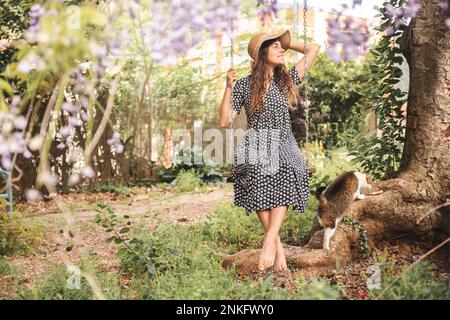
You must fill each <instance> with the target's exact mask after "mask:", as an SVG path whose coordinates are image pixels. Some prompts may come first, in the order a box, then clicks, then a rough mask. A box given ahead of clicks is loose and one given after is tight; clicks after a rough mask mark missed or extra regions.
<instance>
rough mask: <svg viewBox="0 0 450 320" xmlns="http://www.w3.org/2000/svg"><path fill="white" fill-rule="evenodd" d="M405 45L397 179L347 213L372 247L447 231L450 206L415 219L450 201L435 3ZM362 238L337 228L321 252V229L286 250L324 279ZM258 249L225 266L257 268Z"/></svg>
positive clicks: (442, 51)
mask: <svg viewBox="0 0 450 320" xmlns="http://www.w3.org/2000/svg"><path fill="white" fill-rule="evenodd" d="M421 4H422V6H421V9H420V10H419V12H418V15H417V16H416V18H414V19H413V20H412V21H411V24H410V26H409V27H408V30H407V31H406V32H405V37H406V38H404V39H402V42H401V49H402V51H403V52H404V55H405V57H406V58H407V60H408V62H409V65H410V85H409V96H408V109H407V121H406V141H405V145H404V149H403V154H402V160H401V166H400V170H399V172H398V173H397V175H396V176H395V178H394V179H390V180H386V181H382V182H379V183H377V184H375V189H376V190H383V193H381V194H379V195H377V196H369V197H366V199H364V200H358V201H355V202H353V203H352V205H351V207H350V208H349V209H348V211H346V213H345V215H346V216H350V217H352V218H353V219H355V220H357V221H359V223H360V224H361V225H362V226H363V228H364V229H365V230H366V231H367V236H368V239H369V243H370V244H371V245H373V244H375V243H377V242H379V241H381V240H383V239H392V238H394V237H395V236H397V235H399V234H405V233H406V234H409V235H411V236H415V237H419V236H426V237H430V238H433V237H435V236H436V235H438V234H439V233H442V232H444V233H446V236H447V237H448V234H449V233H450V228H449V225H450V214H449V213H450V212H449V211H450V207H449V206H446V207H442V208H440V209H439V210H435V211H434V212H433V213H432V214H430V215H428V216H427V217H426V218H425V219H423V220H422V221H421V222H420V223H417V221H418V220H419V219H420V217H421V216H423V215H424V214H426V213H427V212H428V211H429V210H431V209H432V208H435V207H437V206H439V205H442V204H443V203H445V202H446V200H447V199H449V198H450V95H449V92H450V67H449V66H450V30H449V29H447V28H446V26H445V24H444V22H443V21H444V15H443V13H442V11H441V10H440V8H439V6H438V3H437V2H436V1H433V0H423V1H422V2H421ZM357 237H358V234H357V232H356V231H355V230H353V229H352V228H350V227H348V226H346V225H344V224H342V223H341V224H340V225H339V226H338V229H337V231H336V233H335V235H334V237H333V238H332V240H331V244H330V251H329V252H325V251H323V250H322V249H321V242H322V238H323V231H322V230H319V231H316V232H314V233H313V235H312V237H311V239H310V242H309V243H308V244H307V245H306V246H305V247H292V246H285V251H286V257H287V259H288V261H289V260H290V261H291V262H294V263H295V264H296V266H297V267H298V268H300V269H303V270H306V271H311V272H313V273H316V274H321V273H327V272H329V271H331V270H332V269H333V268H335V267H336V264H339V265H340V267H343V266H345V265H346V264H348V263H349V262H350V261H351V260H352V259H354V258H356V257H357V256H358V250H355V249H357V247H358V241H357ZM258 256H259V250H245V251H242V252H239V253H236V254H234V255H230V256H226V257H225V258H224V260H223V266H224V267H229V266H231V265H232V264H235V265H236V267H237V269H238V271H240V272H243V273H247V272H252V271H253V270H255V268H256V266H257V262H258Z"/></svg>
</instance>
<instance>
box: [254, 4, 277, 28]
mask: <svg viewBox="0 0 450 320" xmlns="http://www.w3.org/2000/svg"><path fill="white" fill-rule="evenodd" d="M257 7H260V9H259V10H258V16H259V17H260V19H261V24H262V26H265V25H266V24H267V22H268V21H272V19H273V18H274V17H277V16H278V4H277V0H258V4H257Z"/></svg>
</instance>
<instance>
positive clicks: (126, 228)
mask: <svg viewBox="0 0 450 320" xmlns="http://www.w3.org/2000/svg"><path fill="white" fill-rule="evenodd" d="M128 231H130V228H128V227H125V228H122V229H120V231H119V233H127V232H128Z"/></svg>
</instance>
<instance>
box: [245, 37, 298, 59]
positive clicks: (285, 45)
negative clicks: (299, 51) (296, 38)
mask: <svg viewBox="0 0 450 320" xmlns="http://www.w3.org/2000/svg"><path fill="white" fill-rule="evenodd" d="M276 38H280V42H281V47H282V48H283V49H284V50H288V49H289V46H290V44H291V32H290V31H289V30H283V31H277V32H274V33H270V34H267V35H265V36H264V37H263V38H262V39H261V41H260V45H259V46H258V47H257V48H255V49H256V50H255V51H256V52H257V53H256V54H255V60H254V62H253V64H255V65H256V63H257V62H258V53H259V50H260V49H261V47H262V45H263V43H264V42H266V41H268V40H272V39H276Z"/></svg>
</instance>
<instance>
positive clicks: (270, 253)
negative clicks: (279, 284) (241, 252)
mask: <svg viewBox="0 0 450 320" xmlns="http://www.w3.org/2000/svg"><path fill="white" fill-rule="evenodd" d="M276 239H277V238H272V237H270V236H267V235H266V238H265V239H264V244H263V247H262V250H261V255H260V256H259V261H258V270H259V271H264V270H266V269H268V268H270V267H271V266H273V264H274V261H275V255H276V253H277V243H276Z"/></svg>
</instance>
